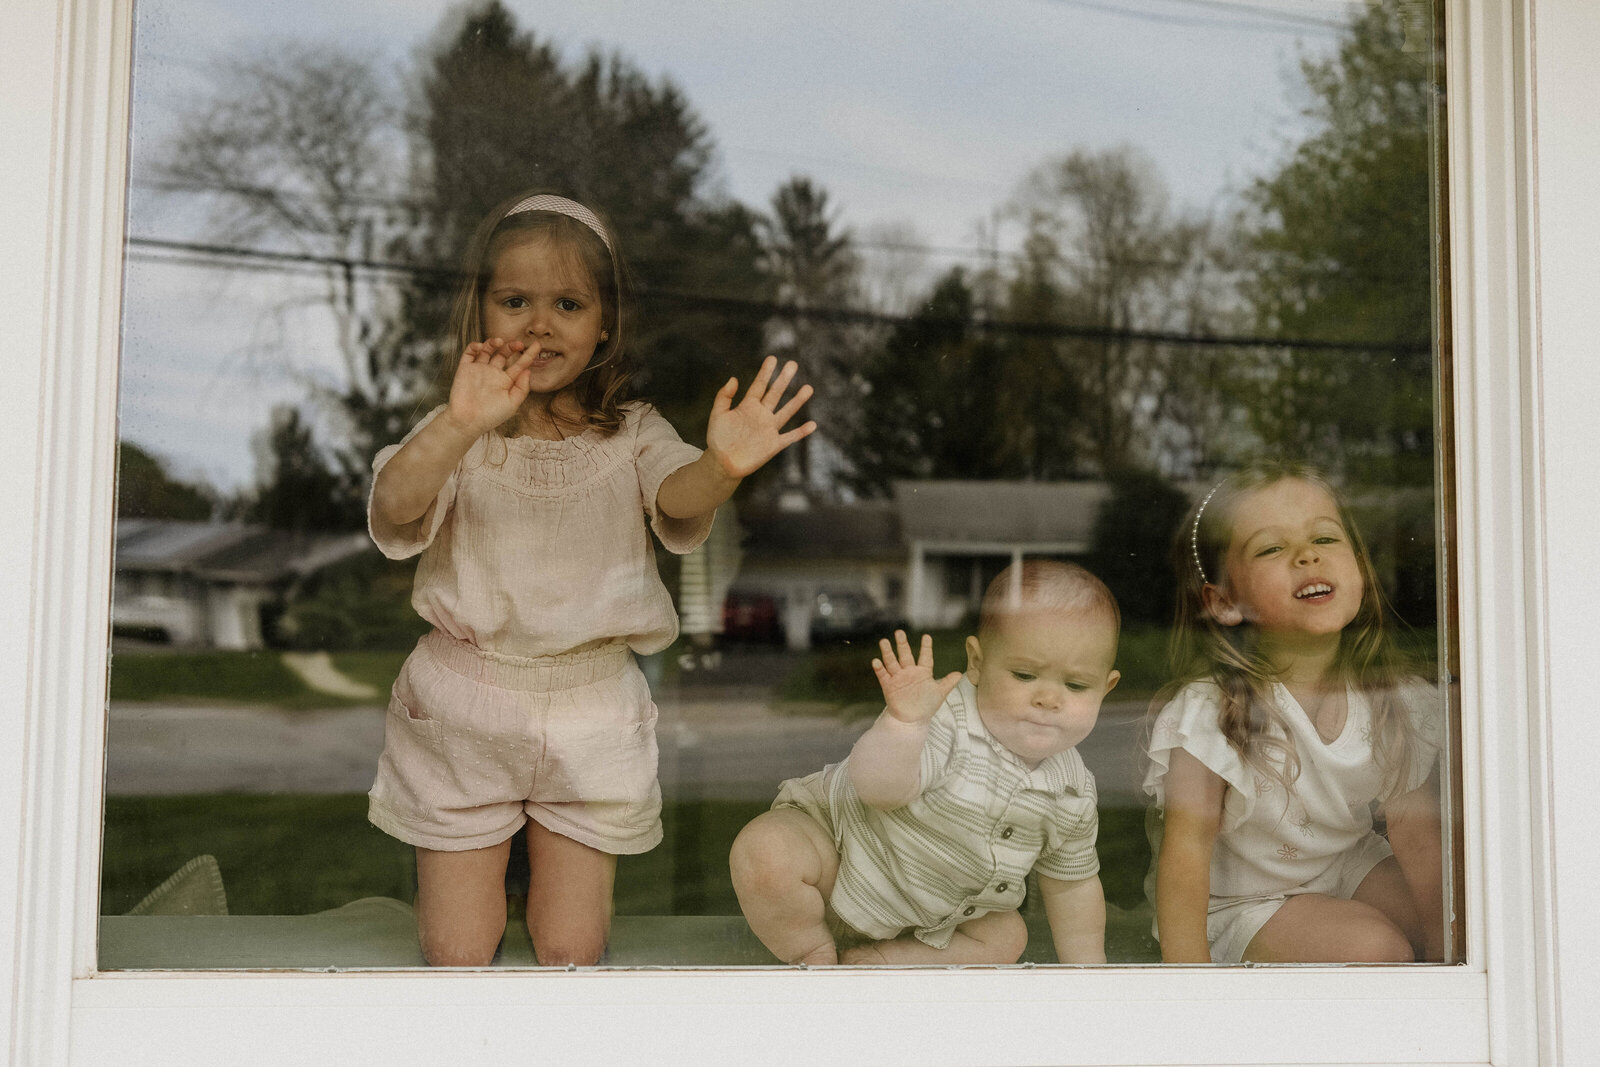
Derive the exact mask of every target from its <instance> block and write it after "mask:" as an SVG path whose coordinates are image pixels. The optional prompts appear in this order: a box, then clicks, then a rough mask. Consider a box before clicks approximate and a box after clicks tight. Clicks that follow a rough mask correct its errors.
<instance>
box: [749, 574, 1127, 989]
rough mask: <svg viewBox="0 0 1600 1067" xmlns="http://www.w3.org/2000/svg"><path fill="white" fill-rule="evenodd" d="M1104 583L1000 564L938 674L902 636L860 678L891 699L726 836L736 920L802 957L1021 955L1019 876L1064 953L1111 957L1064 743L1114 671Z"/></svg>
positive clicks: (1079, 729)
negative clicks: (959, 652) (971, 632)
mask: <svg viewBox="0 0 1600 1067" xmlns="http://www.w3.org/2000/svg"><path fill="white" fill-rule="evenodd" d="M1120 618H1121V617H1120V613H1119V612H1118V609H1117V603H1116V600H1115V598H1113V597H1112V595H1111V591H1110V590H1109V589H1107V588H1106V587H1105V585H1104V584H1103V583H1102V582H1101V581H1100V580H1099V579H1098V578H1096V577H1095V576H1094V575H1092V574H1090V573H1089V572H1088V571H1086V570H1084V569H1083V568H1082V567H1078V566H1075V565H1073V564H1070V563H1056V562H1050V561H1045V560H1029V561H1026V562H1024V563H1021V564H1017V565H1013V566H1011V567H1008V568H1006V570H1004V571H1002V572H1001V573H1000V575H999V576H998V577H997V578H995V580H994V581H993V582H992V583H991V584H990V586H989V589H988V592H987V593H986V594H985V595H984V598H983V607H982V611H981V613H980V617H979V622H978V633H977V636H975V637H968V638H967V673H966V675H965V676H962V675H961V674H959V673H957V674H950V675H947V676H946V677H944V678H943V679H937V678H935V677H934V673H933V642H932V640H931V639H930V638H929V637H926V636H924V637H923V639H922V648H921V651H920V654H919V655H917V656H916V657H913V655H912V651H911V645H910V643H909V642H908V641H907V640H906V635H905V633H904V632H902V631H896V633H895V644H894V646H892V647H891V645H890V643H889V642H888V641H881V642H880V643H879V644H880V647H881V649H882V658H881V659H875V660H873V661H872V669H873V671H874V672H875V673H876V674H877V676H878V681H879V683H880V684H881V685H882V687H883V696H884V702H885V704H886V707H885V708H884V711H883V713H882V714H881V715H879V716H878V719H877V721H876V722H875V723H874V724H873V725H872V727H871V728H870V729H869V730H868V731H867V732H866V733H865V734H863V735H862V737H861V739H860V740H859V741H857V742H856V745H855V747H854V748H853V749H852V750H851V752H850V755H849V757H848V758H847V759H845V760H844V761H843V762H842V763H836V764H830V765H829V766H827V767H825V768H823V769H822V770H821V771H818V772H817V773H815V774H811V775H808V776H806V777H804V778H795V779H790V780H789V781H787V782H784V783H783V785H782V787H781V788H780V789H779V792H778V798H777V800H776V801H774V802H773V805H772V810H771V811H768V812H766V813H764V814H762V815H759V816H757V817H756V818H755V819H754V820H752V821H751V822H750V824H749V825H748V826H746V827H745V828H744V829H743V830H742V831H740V833H739V837H738V838H737V839H736V840H735V841H734V844H733V851H732V855H731V856H730V865H731V867H732V872H733V885H734V889H735V891H736V892H737V893H738V895H739V905H740V907H741V908H742V909H743V910H744V914H745V918H746V920H748V921H749V923H750V928H751V929H752V930H753V931H754V932H755V934H756V936H757V937H759V938H760V939H761V941H762V943H763V944H765V945H766V946H767V948H769V949H771V950H772V952H773V954H774V955H776V956H777V957H778V958H779V959H781V960H784V961H785V962H788V963H804V964H831V963H846V964H863V963H895V964H928V965H943V964H958V963H977V964H1000V963H1015V962H1016V961H1017V959H1018V958H1019V957H1020V956H1021V955H1022V952H1023V950H1024V949H1025V948H1026V947H1027V943H1028V930H1027V926H1026V925H1025V924H1024V922H1023V920H1022V916H1021V915H1019V914H1018V912H1017V908H1018V906H1019V905H1020V904H1021V903H1022V897H1023V884H1024V880H1025V878H1026V877H1027V875H1028V872H1029V871H1031V870H1036V871H1038V872H1039V888H1040V892H1041V895H1042V896H1043V898H1044V908H1045V915H1046V917H1047V918H1048V920H1049V922H1050V931H1051V935H1052V937H1053V939H1054V941H1055V948H1056V956H1057V958H1058V959H1059V960H1060V961H1061V962H1062V963H1104V962H1105V896H1104V894H1103V893H1102V891H1101V888H1100V877H1099V871H1100V861H1099V858H1098V857H1097V856H1096V854H1095V847H1094V846H1095V832H1096V829H1097V827H1098V819H1097V816H1096V812H1095V788H1094V776H1093V775H1091V774H1090V773H1089V771H1088V769H1087V768H1086V767H1085V766H1084V765H1083V760H1082V759H1081V758H1079V756H1078V753H1077V752H1076V751H1075V750H1074V748H1073V746H1075V745H1076V744H1077V743H1078V742H1079V741H1082V740H1083V739H1084V738H1085V737H1087V736H1088V734H1089V731H1090V730H1091V729H1093V727H1094V723H1095V719H1096V717H1097V716H1098V715H1099V713H1100V702H1101V701H1102V700H1103V699H1104V698H1105V695H1106V694H1107V693H1109V692H1110V691H1111V690H1112V688H1113V687H1114V686H1115V685H1116V684H1117V680H1118V679H1119V678H1120V677H1121V675H1120V674H1119V673H1118V672H1117V671H1115V670H1113V669H1112V663H1113V661H1114V660H1115V658H1116V651H1117V635H1118V628H1119V626H1120Z"/></svg>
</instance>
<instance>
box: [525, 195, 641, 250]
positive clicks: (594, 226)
mask: <svg viewBox="0 0 1600 1067" xmlns="http://www.w3.org/2000/svg"><path fill="white" fill-rule="evenodd" d="M525 211H553V212H555V213H556V214H557V215H565V216H567V218H569V219H577V220H578V221H579V222H581V223H583V224H584V225H585V226H587V227H589V229H591V230H593V231H594V232H595V236H597V237H599V238H600V240H601V242H602V243H604V244H605V246H606V251H607V252H610V253H611V254H612V255H616V250H615V249H613V248H612V247H611V235H610V234H608V233H606V228H605V226H603V225H601V223H600V217H599V216H598V215H596V214H595V213H594V212H592V211H590V210H589V209H588V208H586V207H584V206H583V205H582V204H580V203H578V202H577V201H576V200H568V199H567V198H566V197H564V196H551V195H550V194H549V193H540V194H539V195H538V196H530V197H527V198H526V199H524V200H519V201H517V202H516V203H515V204H513V205H511V208H510V210H508V211H507V212H506V213H505V215H503V216H502V218H510V217H511V216H512V215H520V214H522V213H523V212H525Z"/></svg>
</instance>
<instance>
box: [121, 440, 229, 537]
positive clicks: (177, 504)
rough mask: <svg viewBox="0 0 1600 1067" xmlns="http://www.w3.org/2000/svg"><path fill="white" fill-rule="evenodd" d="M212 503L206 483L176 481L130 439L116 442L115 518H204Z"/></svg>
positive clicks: (206, 516)
mask: <svg viewBox="0 0 1600 1067" xmlns="http://www.w3.org/2000/svg"><path fill="white" fill-rule="evenodd" d="M214 504H215V493H214V492H213V491H212V489H211V488H210V487H209V486H206V485H197V484H195V483H193V482H184V481H179V480H178V479H176V478H173V477H172V476H171V475H170V474H168V473H167V467H166V464H164V463H162V462H161V461H160V460H159V459H157V458H156V457H155V456H152V455H151V454H150V453H148V452H146V451H145V450H144V449H142V448H140V447H139V446H138V445H136V444H134V443H133V442H132V441H120V442H118V444H117V518H119V519H190V520H204V519H208V518H210V517H211V512H212V508H213V505H214Z"/></svg>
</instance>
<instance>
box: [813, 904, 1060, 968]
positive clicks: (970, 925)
mask: <svg viewBox="0 0 1600 1067" xmlns="http://www.w3.org/2000/svg"><path fill="white" fill-rule="evenodd" d="M1027 947H1028V924H1027V923H1025V922H1023V921H1022V916H1021V915H1018V914H1017V913H1016V912H1015V911H991V912H990V913H989V914H987V915H983V916H979V917H978V918H976V919H973V920H972V921H971V922H965V923H962V924H961V925H960V926H958V927H956V931H955V934H954V936H952V937H951V938H950V943H949V944H948V945H946V946H945V947H944V948H933V947H932V946H930V945H924V944H923V943H922V942H921V941H918V940H917V939H916V937H915V936H914V935H912V934H903V935H901V936H900V937H897V938H895V939H894V940H893V941H875V942H873V943H872V944H870V945H862V946H860V947H859V948H852V949H846V950H845V951H844V952H841V953H840V954H839V962H840V963H846V964H856V965H859V964H863V963H901V964H924V965H926V966H933V967H943V966H950V965H953V964H957V963H977V964H985V963H987V964H997V963H1016V962H1017V960H1018V959H1019V958H1021V956H1022V952H1023V950H1024V949H1026V948H1027Z"/></svg>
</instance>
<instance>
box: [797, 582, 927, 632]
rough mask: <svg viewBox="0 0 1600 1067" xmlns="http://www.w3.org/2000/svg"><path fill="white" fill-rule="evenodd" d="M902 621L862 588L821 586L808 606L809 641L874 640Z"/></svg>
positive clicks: (902, 620) (891, 630) (901, 624)
mask: <svg viewBox="0 0 1600 1067" xmlns="http://www.w3.org/2000/svg"><path fill="white" fill-rule="evenodd" d="M904 626H905V620H904V619H900V618H896V617H894V616H892V615H891V614H890V613H889V612H887V611H885V610H884V609H883V608H881V607H879V606H878V603H877V601H875V600H873V599H872V597H871V596H870V595H868V593H867V591H866V590H865V589H859V588H857V589H823V590H821V591H820V592H818V593H817V597H816V603H815V604H813V605H812V609H811V643H812V644H817V645H822V644H828V643H829V642H833V641H857V640H864V639H870V640H874V641H876V640H877V639H878V638H880V637H887V636H889V635H890V634H892V633H893V632H894V631H895V629H896V628H903V627H904Z"/></svg>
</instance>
